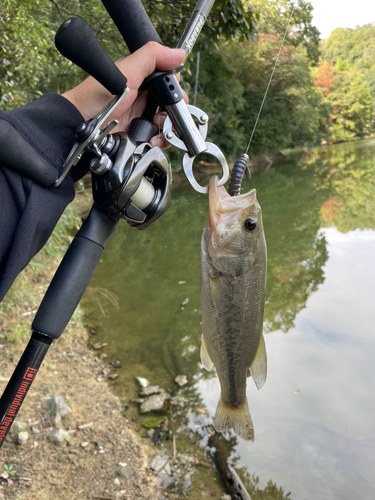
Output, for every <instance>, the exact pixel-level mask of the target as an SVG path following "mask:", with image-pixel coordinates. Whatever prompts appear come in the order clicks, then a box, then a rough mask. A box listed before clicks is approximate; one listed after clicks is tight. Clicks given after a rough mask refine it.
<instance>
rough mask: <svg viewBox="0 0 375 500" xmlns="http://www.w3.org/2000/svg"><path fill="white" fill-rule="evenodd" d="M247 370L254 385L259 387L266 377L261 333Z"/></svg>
mask: <svg viewBox="0 0 375 500" xmlns="http://www.w3.org/2000/svg"><path fill="white" fill-rule="evenodd" d="M249 370H250V374H251V376H252V377H253V379H254V382H255V385H256V386H257V388H258V389H260V388H261V387H262V386H263V385H264V383H265V381H266V378H267V354H266V346H265V343H264V337H263V334H262V335H261V336H260V340H259V345H258V349H257V352H256V354H255V358H254V360H253V362H252V363H251V365H250V367H249Z"/></svg>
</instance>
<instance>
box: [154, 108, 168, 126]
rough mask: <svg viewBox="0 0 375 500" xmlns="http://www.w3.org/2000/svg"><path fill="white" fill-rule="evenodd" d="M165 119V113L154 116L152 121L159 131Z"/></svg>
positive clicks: (161, 112)
mask: <svg viewBox="0 0 375 500" xmlns="http://www.w3.org/2000/svg"><path fill="white" fill-rule="evenodd" d="M166 117H167V113H166V112H165V111H160V112H159V113H156V115H154V118H153V121H154V123H155V125H156V126H157V127H158V128H159V129H161V128H163V125H164V122H165V119H166Z"/></svg>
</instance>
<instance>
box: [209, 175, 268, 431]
mask: <svg viewBox="0 0 375 500" xmlns="http://www.w3.org/2000/svg"><path fill="white" fill-rule="evenodd" d="M209 195H210V196H209V198H210V216H209V223H208V226H207V228H206V229H205V231H204V233H203V236H202V242H201V300H202V331H203V336H202V349H201V357H202V363H203V365H204V366H205V368H207V369H211V368H212V367H213V365H214V366H215V367H216V370H217V374H218V377H219V380H220V385H221V396H220V400H219V404H218V409H217V411H216V416H215V427H216V429H217V430H218V431H225V430H227V429H229V428H233V429H234V431H235V432H236V433H237V434H239V435H240V436H242V437H244V438H245V439H254V431H253V425H252V421H251V417H250V414H249V410H248V405H247V398H246V379H247V375H248V372H249V371H250V372H251V375H252V376H253V378H254V381H255V383H256V385H257V387H258V388H260V387H261V386H262V385H263V383H264V381H265V378H266V370H267V360H266V354H265V348H264V340H263V334H262V328H263V311H264V297H265V280H266V253H267V252H266V243H265V238H264V232H263V225H262V218H261V209H260V206H259V204H258V202H257V201H256V195H255V190H252V191H250V192H249V193H247V194H246V195H240V196H238V197H230V196H229V195H228V194H227V193H226V191H225V189H224V188H223V187H218V186H217V178H216V179H215V178H213V179H211V181H210V187H209ZM249 221H251V222H249ZM245 224H247V226H249V227H248V228H247V227H246V225H245Z"/></svg>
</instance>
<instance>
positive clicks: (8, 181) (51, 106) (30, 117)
mask: <svg viewBox="0 0 375 500" xmlns="http://www.w3.org/2000/svg"><path fill="white" fill-rule="evenodd" d="M0 119H2V120H6V121H8V122H9V123H11V124H12V125H13V126H14V127H15V128H16V129H17V130H18V132H19V133H20V134H21V135H22V136H23V137H24V138H25V139H26V140H27V142H28V143H29V144H30V145H31V146H32V147H33V148H34V149H35V150H36V151H37V152H38V153H39V154H40V155H41V156H43V157H44V158H45V159H46V160H47V161H49V162H50V164H51V165H53V167H55V168H56V170H59V171H60V170H61V167H62V165H63V163H64V161H65V159H66V157H67V156H68V153H69V151H70V149H71V147H72V146H73V143H74V134H75V130H76V128H77V126H78V125H79V124H80V123H82V122H83V121H84V119H83V117H82V115H81V114H80V113H79V111H78V110H77V109H76V107H75V106H73V104H71V103H70V102H69V101H68V100H67V99H65V98H64V97H62V96H60V95H58V94H46V95H44V96H42V97H40V98H39V99H38V100H37V101H34V102H32V103H31V104H28V105H27V106H24V107H23V108H19V109H16V110H13V111H6V112H0ZM73 198H74V185H73V180H72V178H71V176H70V175H69V176H67V177H66V179H65V180H64V181H63V183H62V184H61V185H60V186H59V187H58V188H54V187H50V188H43V187H41V186H39V185H38V184H36V183H34V182H33V181H31V180H29V179H26V178H25V177H22V176H21V175H19V174H17V173H16V172H13V171H11V170H9V169H7V168H5V167H2V166H1V165H0V301H1V300H2V299H3V298H4V296H5V294H6V293H7V291H8V289H9V288H10V286H11V285H12V283H13V281H14V279H15V278H16V276H17V275H18V274H19V273H20V272H21V271H22V269H24V268H25V267H26V266H27V264H28V263H29V261H30V260H31V259H32V258H33V257H34V255H35V254H36V253H38V252H39V250H40V249H41V248H42V247H43V246H44V245H45V243H46V242H47V240H48V238H49V237H50V235H51V233H52V231H53V229H54V227H55V225H56V223H57V221H58V220H59V218H60V216H61V214H62V212H63V211H64V209H65V207H66V206H67V205H68V204H69V203H70V202H71V201H72V200H73Z"/></svg>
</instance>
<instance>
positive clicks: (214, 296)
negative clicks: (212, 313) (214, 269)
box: [210, 274, 221, 313]
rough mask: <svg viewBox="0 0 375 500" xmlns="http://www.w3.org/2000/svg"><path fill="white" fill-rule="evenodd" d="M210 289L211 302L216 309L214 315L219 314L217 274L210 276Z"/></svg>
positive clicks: (218, 281)
mask: <svg viewBox="0 0 375 500" xmlns="http://www.w3.org/2000/svg"><path fill="white" fill-rule="evenodd" d="M210 287H211V295H212V300H213V301H214V304H215V308H216V313H219V307H220V300H221V292H220V276H219V274H217V275H216V276H210Z"/></svg>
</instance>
